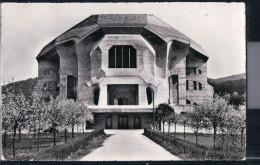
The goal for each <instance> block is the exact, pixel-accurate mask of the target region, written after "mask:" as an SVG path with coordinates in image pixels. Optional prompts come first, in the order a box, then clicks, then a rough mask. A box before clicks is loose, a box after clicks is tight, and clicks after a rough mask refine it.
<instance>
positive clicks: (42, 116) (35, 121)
mask: <svg viewBox="0 0 260 165" xmlns="http://www.w3.org/2000/svg"><path fill="white" fill-rule="evenodd" d="M30 105H31V107H30V118H29V126H30V128H33V129H34V132H35V131H37V138H38V140H37V144H38V145H37V146H38V151H39V150H40V131H42V130H43V128H44V127H43V126H44V124H43V123H44V121H45V120H46V118H47V116H46V111H45V110H46V106H47V104H46V103H45V102H44V101H43V100H41V94H36V93H35V94H34V95H32V96H31V104H30ZM34 136H35V134H34Z"/></svg>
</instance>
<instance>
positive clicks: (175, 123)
mask: <svg viewBox="0 0 260 165" xmlns="http://www.w3.org/2000/svg"><path fill="white" fill-rule="evenodd" d="M174 124H175V136H176V125H177V123H174Z"/></svg>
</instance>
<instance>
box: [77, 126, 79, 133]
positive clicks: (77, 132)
mask: <svg viewBox="0 0 260 165" xmlns="http://www.w3.org/2000/svg"><path fill="white" fill-rule="evenodd" d="M77 133H78V136H79V125H78V124H77Z"/></svg>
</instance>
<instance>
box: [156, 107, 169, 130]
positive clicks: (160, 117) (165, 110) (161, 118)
mask: <svg viewBox="0 0 260 165" xmlns="http://www.w3.org/2000/svg"><path fill="white" fill-rule="evenodd" d="M173 112H174V109H173V108H172V107H171V106H169V105H168V104H166V103H162V104H159V106H158V107H157V108H156V112H155V117H156V121H157V122H159V123H160V122H162V123H163V133H164V125H165V122H166V117H167V116H170V115H171V113H173Z"/></svg>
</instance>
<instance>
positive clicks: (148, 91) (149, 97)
mask: <svg viewBox="0 0 260 165" xmlns="http://www.w3.org/2000/svg"><path fill="white" fill-rule="evenodd" d="M146 95H147V101H148V105H150V104H151V103H152V102H153V90H152V89H151V88H150V87H147V88H146Z"/></svg>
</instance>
